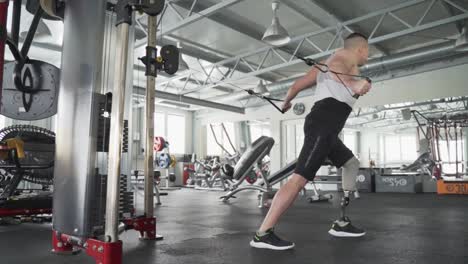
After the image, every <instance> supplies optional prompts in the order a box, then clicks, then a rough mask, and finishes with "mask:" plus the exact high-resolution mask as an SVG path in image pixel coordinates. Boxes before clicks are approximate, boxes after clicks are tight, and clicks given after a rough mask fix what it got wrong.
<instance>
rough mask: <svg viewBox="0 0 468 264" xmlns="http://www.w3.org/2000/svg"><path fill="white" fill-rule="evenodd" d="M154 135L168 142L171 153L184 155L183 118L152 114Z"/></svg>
mask: <svg viewBox="0 0 468 264" xmlns="http://www.w3.org/2000/svg"><path fill="white" fill-rule="evenodd" d="M154 135H155V136H161V137H164V138H165V139H166V140H167V141H168V142H169V144H170V145H169V150H170V152H171V153H174V154H183V153H185V116H184V115H177V114H166V113H162V112H156V113H154Z"/></svg>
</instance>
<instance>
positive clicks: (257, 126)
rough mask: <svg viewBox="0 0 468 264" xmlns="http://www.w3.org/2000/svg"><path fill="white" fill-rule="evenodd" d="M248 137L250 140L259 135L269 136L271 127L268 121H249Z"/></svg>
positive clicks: (255, 138)
mask: <svg viewBox="0 0 468 264" xmlns="http://www.w3.org/2000/svg"><path fill="white" fill-rule="evenodd" d="M249 129H250V139H251V140H252V142H254V141H255V140H257V139H258V138H259V137H261V136H267V137H271V129H270V124H269V123H265V124H264V123H249Z"/></svg>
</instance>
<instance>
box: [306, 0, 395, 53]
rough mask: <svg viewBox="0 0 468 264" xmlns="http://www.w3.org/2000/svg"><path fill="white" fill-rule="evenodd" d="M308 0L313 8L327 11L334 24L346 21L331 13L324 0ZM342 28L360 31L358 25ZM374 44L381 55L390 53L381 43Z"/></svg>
mask: <svg viewBox="0 0 468 264" xmlns="http://www.w3.org/2000/svg"><path fill="white" fill-rule="evenodd" d="M310 2H311V3H312V4H313V5H314V9H320V10H322V11H323V12H325V13H327V14H328V15H329V16H330V17H331V18H332V19H333V20H334V22H335V23H336V24H338V25H340V24H343V22H344V21H346V19H344V18H342V17H339V16H337V15H336V14H333V13H332V12H331V11H330V8H328V7H326V6H325V4H324V1H317V0H310ZM322 27H326V25H323V26H322ZM344 28H345V29H346V30H348V31H350V32H351V33H353V32H355V31H358V32H361V31H362V30H361V29H360V28H359V26H358V25H352V26H344ZM374 46H375V47H376V48H377V50H379V51H380V52H381V53H382V55H389V54H390V51H389V50H388V49H386V48H385V47H383V46H382V45H379V44H375V45H374Z"/></svg>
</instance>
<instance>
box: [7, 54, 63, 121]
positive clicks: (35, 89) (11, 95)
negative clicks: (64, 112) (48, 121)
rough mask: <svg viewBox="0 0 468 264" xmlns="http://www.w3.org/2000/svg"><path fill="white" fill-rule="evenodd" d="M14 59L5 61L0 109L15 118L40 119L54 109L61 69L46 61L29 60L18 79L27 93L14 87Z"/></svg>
mask: <svg viewBox="0 0 468 264" xmlns="http://www.w3.org/2000/svg"><path fill="white" fill-rule="evenodd" d="M15 65H16V62H10V63H7V64H5V65H4V75H3V76H4V78H3V89H2V99H1V100H2V104H1V108H0V113H1V114H2V115H4V116H6V117H9V118H13V119H18V120H26V121H32V120H39V119H44V118H47V117H51V116H53V115H55V114H56V113H57V101H58V91H59V87H60V69H59V68H57V67H55V66H54V65H52V64H49V63H47V62H43V61H38V60H30V61H29V62H28V63H27V64H25V65H24V67H23V71H22V73H21V80H22V81H23V85H24V86H25V88H26V89H28V91H30V92H29V93H23V92H21V91H19V90H18V89H16V86H15V84H14V80H13V72H14V68H15Z"/></svg>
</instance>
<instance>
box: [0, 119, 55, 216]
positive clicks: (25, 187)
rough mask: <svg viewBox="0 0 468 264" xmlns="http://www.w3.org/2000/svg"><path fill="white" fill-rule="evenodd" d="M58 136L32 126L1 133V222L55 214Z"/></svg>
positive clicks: (10, 128) (19, 127)
mask: <svg viewBox="0 0 468 264" xmlns="http://www.w3.org/2000/svg"><path fill="white" fill-rule="evenodd" d="M54 154H55V134H54V133H53V132H52V131H49V130H47V129H44V128H40V127H36V126H31V125H14V126H10V127H6V128H3V129H1V130H0V218H1V217H12V216H24V215H38V214H50V213H51V212H52V189H51V186H52V183H53V168H54Z"/></svg>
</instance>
